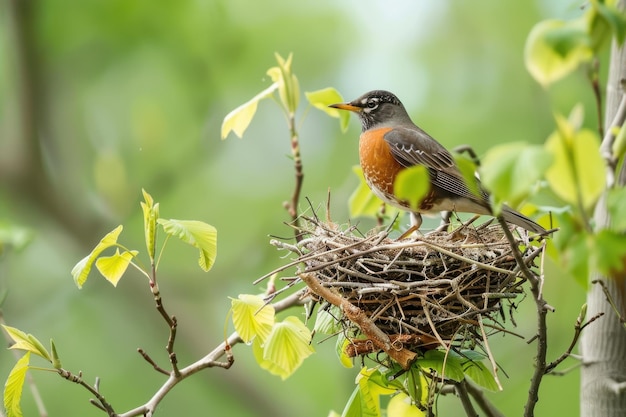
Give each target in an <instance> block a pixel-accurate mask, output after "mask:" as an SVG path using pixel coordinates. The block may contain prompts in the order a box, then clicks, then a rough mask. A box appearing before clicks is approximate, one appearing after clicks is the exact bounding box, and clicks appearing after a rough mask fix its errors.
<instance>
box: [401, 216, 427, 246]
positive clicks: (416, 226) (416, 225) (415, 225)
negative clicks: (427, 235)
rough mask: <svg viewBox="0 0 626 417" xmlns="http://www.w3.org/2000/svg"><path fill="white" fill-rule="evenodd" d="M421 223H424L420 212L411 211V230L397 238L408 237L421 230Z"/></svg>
mask: <svg viewBox="0 0 626 417" xmlns="http://www.w3.org/2000/svg"><path fill="white" fill-rule="evenodd" d="M421 225H422V215H421V214H419V213H411V227H409V230H407V231H406V232H404V233H402V235H401V236H400V237H399V238H398V239H396V240H402V239H406V238H407V237H409V236H410V235H412V234H413V233H414V232H417V231H419V230H420V226H421Z"/></svg>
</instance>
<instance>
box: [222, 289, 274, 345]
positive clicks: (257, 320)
mask: <svg viewBox="0 0 626 417" xmlns="http://www.w3.org/2000/svg"><path fill="white" fill-rule="evenodd" d="M231 309H232V312H233V324H234V326H235V330H236V331H237V333H239V336H241V339H242V340H243V341H244V342H245V343H249V342H250V341H251V340H252V339H254V338H255V337H257V338H258V339H259V341H260V342H261V343H264V342H265V340H266V339H267V337H268V336H269V334H270V332H271V331H272V326H274V308H273V307H272V306H271V305H268V304H266V303H265V301H263V299H262V298H261V297H259V296H256V295H248V294H241V295H239V298H238V299H234V298H233V299H231Z"/></svg>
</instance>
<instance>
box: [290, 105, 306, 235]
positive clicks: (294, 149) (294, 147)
mask: <svg viewBox="0 0 626 417" xmlns="http://www.w3.org/2000/svg"><path fill="white" fill-rule="evenodd" d="M287 120H288V124H289V134H290V136H291V156H292V157H293V166H294V169H295V176H296V183H295V186H294V189H293V194H292V196H291V201H290V202H289V203H288V204H287V211H288V212H289V216H290V217H291V220H292V222H293V225H294V226H295V227H296V228H295V237H296V240H297V241H300V239H301V237H300V234H299V232H298V225H299V223H300V222H299V220H298V203H299V201H300V192H301V190H302V181H303V180H304V173H303V170H302V157H301V155H300V140H299V137H298V131H297V129H296V119H295V114H293V113H289V115H288V117H287Z"/></svg>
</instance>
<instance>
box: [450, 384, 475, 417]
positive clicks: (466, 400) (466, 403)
mask: <svg viewBox="0 0 626 417" xmlns="http://www.w3.org/2000/svg"><path fill="white" fill-rule="evenodd" d="M454 388H455V391H456V393H457V395H458V396H459V398H460V400H461V404H462V405H463V409H464V410H465V414H466V415H467V416H468V417H478V413H477V412H476V410H475V409H474V405H473V404H472V400H470V397H469V395H468V392H467V385H466V383H465V380H462V381H461V382H457V383H456V384H454Z"/></svg>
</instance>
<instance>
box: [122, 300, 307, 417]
mask: <svg viewBox="0 0 626 417" xmlns="http://www.w3.org/2000/svg"><path fill="white" fill-rule="evenodd" d="M301 296H302V291H298V292H296V293H294V294H292V295H290V296H289V297H286V298H284V299H282V300H280V301H277V302H275V303H272V307H273V308H274V310H275V311H276V312H277V313H279V312H281V311H284V310H286V309H288V308H291V307H294V306H298V305H301V304H302V301H301V299H300V298H301ZM241 342H242V340H241V338H240V337H239V335H238V334H237V332H233V333H232V334H231V335H230V336H228V338H227V339H226V340H225V341H224V342H223V343H221V344H219V345H218V346H217V347H215V348H214V349H213V350H212V351H211V352H209V353H208V354H207V355H206V356H204V357H203V358H201V359H199V360H198V361H196V362H194V363H192V364H191V365H189V366H187V367H185V368H183V369H180V371H179V374H178V376H176V375H174V373H171V374H170V375H169V377H168V379H167V380H166V381H165V382H164V383H163V385H162V386H161V388H159V389H158V390H157V392H156V393H155V394H154V395H153V396H152V398H151V399H150V400H148V401H147V402H146V403H145V404H143V405H141V406H139V407H136V408H134V409H132V410H129V411H127V412H125V413H122V414H113V415H111V416H112V417H135V416H147V417H150V416H152V415H153V413H154V411H155V410H156V408H157V406H158V405H159V403H160V402H161V401H162V400H163V398H165V396H166V395H167V394H168V393H169V392H170V391H171V390H172V388H174V387H175V386H176V385H177V384H178V383H179V382H181V381H182V380H184V379H185V378H187V377H189V376H191V375H193V374H195V373H197V372H199V371H201V370H203V369H206V368H213V367H219V368H224V369H228V368H230V367H231V366H232V364H233V363H234V361H235V360H234V357H233V355H232V347H233V346H235V345H237V344H239V343H241ZM223 356H226V361H225V362H220V359H221V358H222V357H223Z"/></svg>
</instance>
